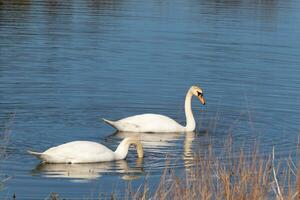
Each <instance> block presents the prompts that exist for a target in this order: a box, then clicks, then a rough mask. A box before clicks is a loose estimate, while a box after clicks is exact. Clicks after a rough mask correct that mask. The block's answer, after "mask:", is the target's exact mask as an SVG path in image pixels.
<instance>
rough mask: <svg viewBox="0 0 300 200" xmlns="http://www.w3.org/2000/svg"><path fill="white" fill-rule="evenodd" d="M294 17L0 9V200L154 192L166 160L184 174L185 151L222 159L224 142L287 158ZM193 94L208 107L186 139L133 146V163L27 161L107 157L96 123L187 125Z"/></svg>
mask: <svg viewBox="0 0 300 200" xmlns="http://www.w3.org/2000/svg"><path fill="white" fill-rule="evenodd" d="M299 10H300V2H299V1H297V0H287V1H280V0H271V1H265V0H263V1H243V0H236V1H214V0H199V1H196V0H184V1H179V0H173V1H171V0H166V1H155V0H139V1H137V0H128V1H117V0H85V1H83V0H66V1H56V0H49V1H40V0H23V1H20V0H10V1H8V0H2V1H0V128H1V132H2V133H4V132H5V133H7V134H8V141H7V140H6V139H5V141H4V143H6V146H7V148H6V149H5V152H6V157H5V158H2V161H1V163H0V169H1V174H2V175H3V176H7V177H9V180H7V181H6V182H5V183H4V184H3V186H2V187H1V193H0V195H1V198H3V197H7V198H11V197H12V195H13V194H14V193H15V194H16V196H17V198H22V199H25V198H28V199H32V198H40V199H41V198H46V197H47V196H48V195H49V194H50V193H51V192H56V193H59V194H60V196H61V197H65V198H75V197H76V198H97V197H98V196H99V193H103V194H108V195H109V194H110V193H111V192H112V191H116V192H117V193H119V194H120V195H121V196H122V195H125V194H124V189H125V188H127V187H128V185H130V184H132V186H133V188H137V187H138V186H139V185H140V184H142V183H144V181H145V180H148V181H149V184H150V186H151V187H152V186H155V185H156V183H157V182H158V181H159V178H160V175H161V173H162V171H163V170H164V169H165V167H170V166H166V160H167V159H170V160H171V161H172V162H171V163H172V164H171V167H175V168H178V170H179V171H180V170H182V171H183V170H184V169H185V168H186V167H188V166H189V165H190V164H191V163H189V162H188V160H189V159H187V157H190V156H191V154H192V152H193V151H195V149H197V148H202V149H206V148H207V147H208V146H209V145H212V146H214V147H215V148H216V149H220V150H221V149H222V148H223V143H222V142H223V141H224V140H226V138H227V137H228V134H231V135H232V139H233V142H234V143H235V144H236V145H237V147H240V146H244V147H246V148H247V147H248V146H249V147H251V145H252V144H253V142H255V141H259V143H260V144H262V145H261V146H262V147H261V148H260V151H261V153H263V154H269V153H270V152H271V149H272V147H273V146H275V150H276V152H277V153H276V155H277V156H278V157H283V158H284V157H286V156H288V155H289V153H290V152H293V151H295V147H296V144H297V143H298V136H299V127H300V93H299V91H300V67H299V66H300V40H299V36H300V14H299ZM193 84H198V85H200V86H201V87H202V88H203V89H204V97H205V98H206V101H207V105H205V106H202V105H201V104H200V103H199V102H197V101H193V110H194V114H195V117H196V119H197V122H198V123H197V131H196V133H194V134H191V135H185V134H183V133H180V134H176V133H175V134H174V133H170V134H166V135H164V136H161V135H159V134H154V135H153V134H152V135H149V134H146V135H144V136H143V138H144V141H143V143H144V146H145V158H144V159H143V160H142V161H139V160H137V159H136V154H135V152H134V151H130V155H129V157H128V158H127V160H126V161H124V162H117V163H107V164H95V165H91V166H84V167H82V166H79V167H77V166H59V165H58V166H55V167H53V166H39V161H38V160H37V159H36V158H34V157H32V156H30V155H28V154H27V153H26V150H27V149H34V150H37V151H43V150H45V149H47V148H49V147H52V146H55V145H58V144H62V143H64V142H69V141H72V140H91V141H96V142H100V143H102V144H105V145H107V146H108V147H110V148H112V149H114V148H116V146H117V145H118V143H119V141H120V140H121V138H123V137H125V136H126V135H124V134H120V133H119V134H114V133H115V130H114V129H112V128H111V127H109V126H108V125H106V124H104V123H103V122H102V121H101V118H108V119H120V118H123V117H126V116H130V115H134V114H141V113H149V112H150V113H160V114H165V115H168V116H170V117H172V118H173V119H175V120H177V121H178V122H180V123H182V124H184V123H185V115H184V109H183V104H184V97H185V94H186V92H187V90H188V88H189V87H190V86H191V85H193ZM1 140H3V139H1ZM173 161H174V162H173ZM91 169H92V170H91ZM91 171H92V173H91ZM118 191H120V192H118Z"/></svg>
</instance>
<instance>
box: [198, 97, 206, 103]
mask: <svg viewBox="0 0 300 200" xmlns="http://www.w3.org/2000/svg"><path fill="white" fill-rule="evenodd" d="M198 99H199V101H200V102H201V103H202V105H205V99H204V97H203V96H198Z"/></svg>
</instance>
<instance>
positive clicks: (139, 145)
mask: <svg viewBox="0 0 300 200" xmlns="http://www.w3.org/2000/svg"><path fill="white" fill-rule="evenodd" d="M127 139H128V140H127V142H128V143H129V145H134V146H135V148H136V151H137V155H138V157H139V158H143V157H144V151H143V146H142V143H141V142H140V140H139V139H137V138H135V137H129V138H127Z"/></svg>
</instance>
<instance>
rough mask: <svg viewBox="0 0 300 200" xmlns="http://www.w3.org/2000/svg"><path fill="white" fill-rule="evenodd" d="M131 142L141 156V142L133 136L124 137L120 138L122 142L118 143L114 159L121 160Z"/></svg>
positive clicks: (140, 156) (124, 156)
mask: <svg viewBox="0 0 300 200" xmlns="http://www.w3.org/2000/svg"><path fill="white" fill-rule="evenodd" d="M131 144H134V145H135V146H136V150H137V154H138V157H139V158H142V157H143V147H142V144H141V143H140V142H139V141H138V140H137V139H133V138H125V139H124V140H122V142H121V143H120V144H119V146H118V147H117V149H116V151H115V156H116V160H122V159H124V158H126V156H127V154H128V149H129V146H130V145H131Z"/></svg>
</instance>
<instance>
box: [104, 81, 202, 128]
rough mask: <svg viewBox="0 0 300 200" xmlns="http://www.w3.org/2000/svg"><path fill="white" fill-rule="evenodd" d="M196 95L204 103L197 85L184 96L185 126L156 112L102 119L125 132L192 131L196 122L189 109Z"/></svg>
mask: <svg viewBox="0 0 300 200" xmlns="http://www.w3.org/2000/svg"><path fill="white" fill-rule="evenodd" d="M193 95H195V96H197V97H198V99H199V101H200V102H201V103H202V104H203V105H205V99H204V97H203V90H202V89H201V88H200V87H198V86H191V87H190V89H189V90H188V92H187V94H186V97H185V104H184V108H185V116H186V126H182V125H180V124H179V123H177V122H176V121H175V120H173V119H171V118H169V117H167V116H164V115H158V114H141V115H135V116H131V117H127V118H124V119H121V120H118V121H110V120H107V119H103V120H104V121H105V122H106V123H107V124H109V125H111V126H113V127H114V128H116V129H117V130H119V131H127V132H192V131H194V130H195V128H196V123H195V119H194V115H193V111H192V109H191V104H192V97H193Z"/></svg>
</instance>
